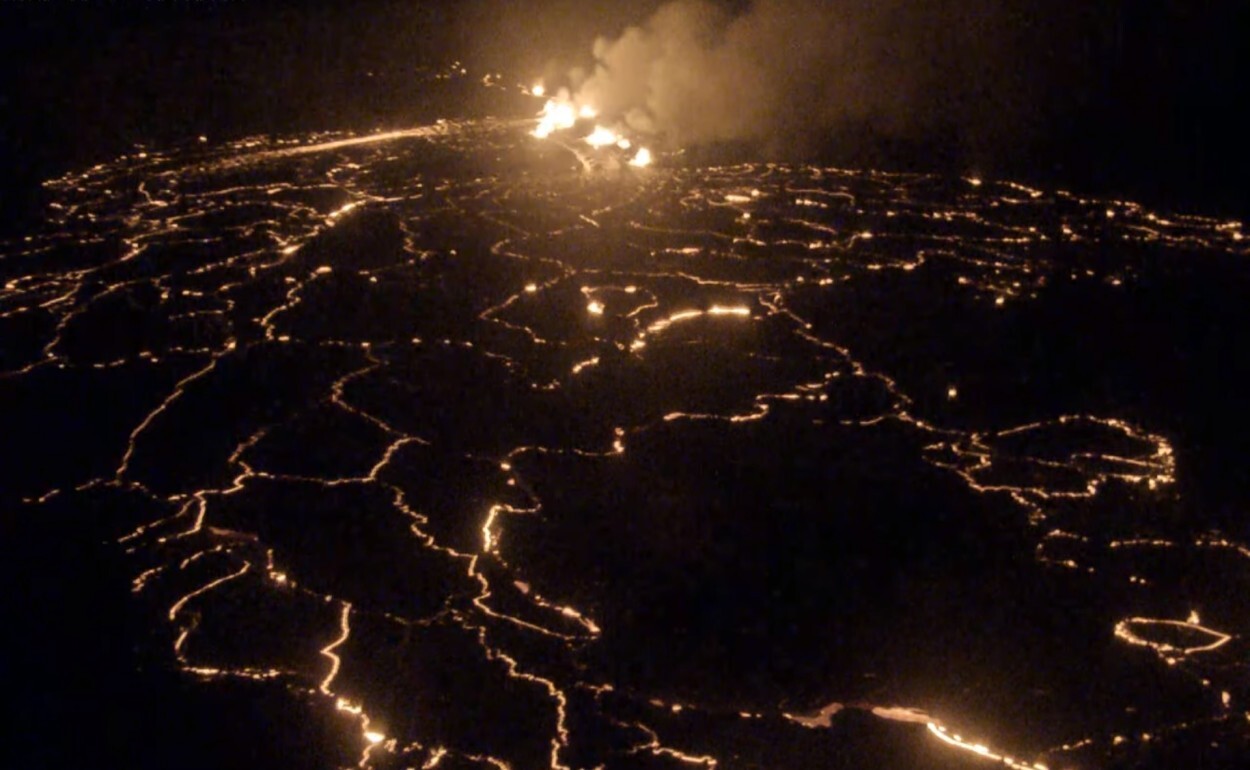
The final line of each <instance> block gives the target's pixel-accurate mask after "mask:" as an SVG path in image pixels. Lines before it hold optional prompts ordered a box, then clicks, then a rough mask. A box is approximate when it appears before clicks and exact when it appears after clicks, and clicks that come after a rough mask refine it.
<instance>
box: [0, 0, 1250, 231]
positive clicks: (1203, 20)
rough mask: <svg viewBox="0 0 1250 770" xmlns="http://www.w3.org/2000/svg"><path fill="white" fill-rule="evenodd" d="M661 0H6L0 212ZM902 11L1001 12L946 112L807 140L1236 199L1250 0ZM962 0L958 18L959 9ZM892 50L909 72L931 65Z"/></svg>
mask: <svg viewBox="0 0 1250 770" xmlns="http://www.w3.org/2000/svg"><path fill="white" fill-rule="evenodd" d="M522 5H523V7H521V6H522ZM658 5H659V3H656V2H618V3H609V2H572V0H541V1H540V2H533V3H525V4H508V3H499V2H493V1H492V0H473V1H472V2H463V3H453V2H416V1H414V0H409V1H406V2H397V1H396V0H385V1H384V0H364V1H363V2H351V3H349V2H329V1H326V0H321V1H319V2H309V3H305V2H290V1H286V0H251V1H244V0H236V1H235V2H207V1H205V2H172V1H171V2H132V3H81V2H24V3H5V4H4V5H3V6H2V7H0V16H2V17H3V21H2V26H3V30H4V33H3V34H4V37H5V40H4V45H3V53H2V54H0V55H2V56H3V57H4V64H3V69H4V73H5V74H4V76H3V80H2V85H0V110H3V115H4V117H3V119H2V120H0V153H2V154H0V158H2V160H0V163H2V167H3V169H4V174H5V176H6V178H8V179H9V180H10V184H9V185H6V190H5V191H4V202H3V206H4V208H5V210H6V212H7V215H6V219H12V218H13V217H14V216H16V215H18V214H19V213H20V212H21V211H23V210H25V209H26V208H28V207H29V206H30V195H29V190H30V186H31V185H32V184H33V183H35V182H37V181H38V180H40V179H42V178H44V177H46V176H48V175H50V174H52V173H55V172H58V171H63V170H65V169H67V168H70V167H74V166H79V165H83V164H89V163H93V162H98V161H102V160H105V159H107V158H109V157H111V156H113V155H114V154H116V153H119V152H123V151H126V150H128V149H130V148H131V147H132V146H133V144H134V143H136V142H151V143H165V142H170V141H178V140H181V139H185V138H187V137H189V136H196V135H199V134H206V135H209V136H211V137H213V138H215V139H229V138H235V137H239V136H244V135H247V134H250V133H256V132H278V133H281V132H288V133H289V132H292V131H297V130H312V129H344V128H353V129H357V130H363V129H371V128H374V127H378V126H386V127H396V126H404V125H411V124H413V123H414V122H417V121H419V120H421V119H423V118H429V117H431V114H430V110H431V109H433V110H435V111H437V110H438V109H439V108H440V107H444V105H431V104H429V100H428V99H424V100H423V95H422V94H421V93H420V92H419V91H417V90H416V88H415V87H414V85H413V84H414V83H415V77H414V76H413V73H414V72H415V71H416V69H417V68H420V67H437V66H440V65H444V64H446V63H447V62H448V61H450V60H453V59H462V60H464V61H465V62H466V64H468V65H469V66H470V67H473V68H475V69H476V70H477V71H486V70H487V69H491V70H496V69H497V70H502V71H504V72H505V73H506V74H508V75H511V76H512V77H515V78H517V79H528V78H529V77H532V76H533V75H534V74H541V73H543V72H544V71H546V72H548V73H559V72H562V71H564V70H565V68H567V66H569V65H572V64H585V63H588V57H589V51H590V45H591V42H592V41H593V39H594V38H595V36H597V35H600V34H603V35H609V36H615V35H616V34H618V33H619V32H620V31H621V30H622V29H623V27H624V26H625V25H626V24H628V23H637V22H639V21H641V20H643V19H645V18H646V17H647V15H648V14H649V13H650V12H651V11H653V10H654V9H655V7H656V6H658ZM729 5H731V6H735V7H739V8H740V7H742V6H744V5H745V3H742V2H738V3H730V4H729ZM845 5H846V6H847V7H849V8H852V9H853V8H855V7H856V6H857V5H861V4H857V3H847V4H845ZM898 5H899V6H900V7H901V8H902V9H903V10H902V11H901V12H900V18H901V19H903V21H902V22H900V26H901V27H904V29H902V30H901V34H902V35H903V37H904V39H905V38H906V35H907V34H909V30H907V29H905V27H906V26H907V25H908V24H914V25H920V24H924V25H932V24H934V23H935V22H934V21H933V17H934V16H935V15H936V17H937V18H938V19H939V21H938V22H936V23H938V24H941V23H943V21H942V20H943V19H946V18H950V19H951V20H950V22H949V23H950V25H951V30H952V31H951V33H950V39H961V40H962V39H963V38H959V37H958V35H959V33H958V29H959V28H967V27H973V28H975V27H977V25H978V24H982V21H983V20H984V19H985V18H986V16H987V14H985V13H982V12H981V10H982V9H983V8H986V7H989V6H991V5H992V6H993V16H994V18H993V19H992V20H985V21H984V23H983V24H982V26H983V28H982V29H979V30H978V29H973V31H972V33H971V34H972V37H973V38H975V37H976V36H977V35H981V36H982V37H983V38H986V39H987V40H988V41H989V42H987V43H986V44H985V45H984V47H983V48H981V49H978V50H977V52H976V54H975V57H969V58H968V59H964V60H962V61H963V63H962V64H961V68H960V69H959V71H958V72H957V73H952V74H951V75H950V79H952V80H953V79H955V78H958V79H960V80H961V81H964V82H965V83H966V85H967V87H965V88H963V89H962V91H961V96H960V98H961V99H962V100H963V103H960V104H957V105H945V107H946V109H945V111H944V112H943V114H942V115H941V117H940V118H939V119H934V120H928V119H924V120H921V121H919V122H920V126H921V127H919V128H918V127H916V126H912V127H911V128H909V129H908V130H907V131H906V132H905V133H904V135H903V136H897V135H894V134H891V133H890V132H889V131H888V130H886V131H882V130H880V127H879V126H874V125H872V124H871V123H869V125H864V126H856V127H854V130H851V131H843V132H841V133H839V134H837V135H832V134H831V136H830V137H829V139H828V141H827V142H825V143H824V145H823V146H822V147H821V148H820V150H819V154H822V155H824V156H825V158H824V159H826V160H829V161H831V162H836V163H838V164H840V165H846V166H851V167H857V166H873V167H886V168H919V169H935V170H952V171H957V172H960V173H963V172H967V171H975V172H978V173H983V174H988V175H992V174H1000V175H1004V176H1014V177H1017V178H1025V179H1030V180H1033V181H1037V182H1044V183H1049V184H1058V185H1067V186H1071V187H1074V188H1077V189H1081V190H1085V191H1089V192H1096V193H1111V194H1124V195H1129V196H1136V197H1139V198H1143V199H1145V200H1148V201H1157V202H1158V203H1159V204H1161V205H1174V206H1184V207H1190V208H1194V207H1198V208H1201V209H1203V210H1210V211H1215V212H1219V213H1229V214H1239V213H1241V212H1244V211H1245V210H1246V206H1247V200H1248V199H1247V193H1246V192H1245V190H1246V185H1245V182H1244V180H1245V178H1246V176H1247V173H1248V172H1250V161H1248V160H1247V152H1246V148H1245V144H1244V142H1245V139H1244V137H1245V136H1246V135H1247V129H1248V128H1250V126H1248V125H1247V119H1246V118H1245V117H1244V116H1243V115H1241V114H1240V113H1241V110H1240V109H1238V105H1239V103H1242V102H1244V101H1245V97H1246V87H1245V83H1246V75H1247V74H1248V73H1250V61H1248V59H1250V51H1248V50H1247V48H1246V46H1245V45H1244V44H1243V43H1244V40H1245V37H1246V32H1247V30H1250V8H1248V7H1247V6H1246V4H1245V3H1238V2H1226V1H1221V2H1210V3H1200V4H1193V3H1184V2H1173V1H1172V0H1167V1H1166V2H1150V3H1142V2H1130V1H1129V0H1111V1H1108V2H1100V3H1092V4H1082V7H1081V8H1079V9H1064V10H1062V11H1060V10H1059V9H1057V8H1056V7H1055V6H1053V4H1049V3H1038V2H1027V1H1026V0H1010V2H1006V3H995V4H985V3H981V2H980V0H967V2H965V3H960V2H947V3H941V2H939V3H910V4H909V3H900V4H898ZM965 6H966V7H967V9H969V10H971V11H972V13H971V14H970V15H967V14H965V15H964V16H963V18H960V9H961V8H963V7H965ZM978 6H979V7H978ZM933 8H936V9H937V10H936V11H933V10H932V9H933ZM925 9H929V10H930V11H931V13H930V14H929V16H927V17H926V16H924V13H923V12H924V11H925ZM849 13H851V14H852V15H853V14H854V13H855V11H854V10H852V11H849ZM917 19H919V21H917ZM894 31H896V32H898V31H899V30H898V29H895V30H894ZM945 37H946V36H945V34H939V35H937V36H936V38H935V39H936V40H938V41H939V42H940V41H941V40H942V39H944V38H945ZM991 43H992V44H991ZM900 56H901V59H902V61H901V62H900V64H899V67H900V68H901V69H902V71H908V70H909V69H910V70H916V69H918V68H924V67H926V66H928V65H929V64H930V63H929V62H924V61H909V60H907V54H906V53H905V52H904V53H902V54H900ZM916 58H921V57H919V56H918V57H916ZM969 62H971V64H970V63H969ZM938 66H939V68H940V67H941V66H942V65H941V64H940V63H939V65H938ZM369 73H373V74H372V75H370V74H369ZM939 75H940V76H945V73H944V72H939ZM937 98H938V99H939V100H940V99H941V98H942V97H941V96H940V95H939V96H938V97H937ZM454 108H455V107H454V106H453V109H454ZM805 152H809V151H805Z"/></svg>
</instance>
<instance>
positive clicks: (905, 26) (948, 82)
mask: <svg viewBox="0 0 1250 770" xmlns="http://www.w3.org/2000/svg"><path fill="white" fill-rule="evenodd" d="M918 6H923V7H918ZM997 7H1001V4H995V3H992V2H989V0H959V1H958V2H957V1H956V0H929V2H926V3H914V2H913V3H904V2H901V1H900V0H878V1H877V2H868V1H866V0H840V1H838V2H829V3H825V4H816V3H811V2H807V0H755V2H751V3H750V4H749V5H747V6H746V7H742V4H741V3H739V4H738V7H737V8H736V9H731V8H728V7H726V4H725V3H720V4H717V3H713V2H709V1H708V0H676V1H675V2H671V3H668V4H666V5H664V6H662V7H661V8H660V9H659V10H657V11H656V12H655V14H654V15H653V16H651V18H650V19H648V20H647V21H646V22H645V23H643V24H641V25H640V26H635V27H630V28H628V29H626V30H625V32H624V33H623V34H621V35H620V37H617V38H615V39H609V38H599V39H598V40H596V41H595V44H594V58H595V64H594V67H593V69H592V70H591V71H590V72H588V73H587V72H585V71H577V70H575V71H573V72H572V73H571V75H570V80H571V81H572V85H573V86H574V89H575V92H576V101H577V102H578V103H579V104H590V105H593V106H594V107H595V108H596V109H597V110H598V112H599V114H600V115H601V116H603V117H604V118H606V119H609V120H612V119H615V120H620V121H622V122H623V123H625V124H626V125H627V126H629V128H631V129H632V130H634V131H636V132H640V133H644V134H651V135H655V136H657V137H659V138H660V139H661V140H662V141H665V142H667V143H669V144H671V145H674V146H689V145H694V144H700V143H706V142H733V141H751V142H756V143H758V144H761V145H762V146H764V147H765V148H769V147H771V148H774V149H776V148H778V147H785V148H787V149H788V150H790V151H794V150H796V149H797V150H798V151H800V152H801V151H802V149H803V148H805V147H808V148H810V147H811V146H812V145H814V144H818V143H819V142H821V141H825V140H826V139H828V138H829V136H830V134H831V133H836V132H837V131H838V129H840V128H858V129H868V130H871V131H874V132H877V133H880V134H886V135H891V134H892V135H904V134H907V133H909V132H915V131H916V130H918V129H921V128H923V129H924V130H933V127H934V126H935V125H945V126H953V125H957V126H958V129H957V130H958V131H959V133H960V134H961V138H960V141H963V142H969V141H975V140H976V137H975V135H976V134H979V133H980V134H984V133H985V131H984V130H983V129H986V128H988V127H994V130H1000V129H1001V127H1002V126H1001V124H998V123H996V121H999V120H1002V119H1004V118H1007V117H1010V118H1011V119H1015V118H1018V116H1019V113H1020V110H1019V109H1016V108H1017V107H1018V106H1019V103H1020V101H1021V97H1022V96H1023V92H1024V91H1025V90H1026V89H1024V88H1022V87H1021V85H1020V84H1018V83H1014V84H1013V83H1011V82H1010V81H1011V77H1010V76H1007V77H1004V75H1003V73H1004V72H1007V73H1010V71H1011V68H1010V67H1009V66H1006V67H1005V66H1004V64H1005V63H1006V62H1007V60H1008V59H1009V58H1010V54H1009V53H1008V52H1009V48H1008V46H1009V45H1010V41H1009V39H1008V36H1005V35H1003V34H1002V27H1001V25H1000V24H999V21H1000V16H1001V14H1000V13H998V12H997V11H996V8H997Z"/></svg>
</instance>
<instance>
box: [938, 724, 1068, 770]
mask: <svg viewBox="0 0 1250 770" xmlns="http://www.w3.org/2000/svg"><path fill="white" fill-rule="evenodd" d="M927 727H928V728H929V732H930V733H931V734H932V735H933V736H935V737H936V738H938V740H940V741H942V742H943V743H945V744H947V745H949V746H954V747H956V748H959V749H963V750H964V751H970V752H972V753H973V754H979V755H980V756H983V757H985V758H986V759H992V760H994V761H996V762H1001V763H1002V764H1004V765H1006V766H1007V767H1010V768H1012V770H1047V767H1046V765H1043V764H1041V763H1040V762H1035V763H1033V764H1029V763H1027V762H1019V761H1017V760H1015V759H1012V758H1011V757H1008V756H1005V755H1003V754H995V753H994V752H992V751H990V750H989V748H987V747H986V746H985V745H983V744H980V743H971V742H969V741H965V740H964V739H962V738H960V737H959V736H958V735H952V734H951V733H950V732H949V731H947V729H946V728H945V727H942V726H941V725H939V724H937V723H936V722H929V723H928V725H927Z"/></svg>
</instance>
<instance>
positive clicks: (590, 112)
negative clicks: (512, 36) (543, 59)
mask: <svg viewBox="0 0 1250 770" xmlns="http://www.w3.org/2000/svg"><path fill="white" fill-rule="evenodd" d="M528 93H529V94H530V95H531V96H537V97H542V96H543V95H545V94H546V93H547V90H546V88H544V87H543V86H542V85H541V84H538V85H535V86H533V87H532V88H531V89H530V90H529V92H528ZM598 115H599V113H598V110H596V109H595V108H594V107H592V106H590V105H588V104H582V105H580V106H579V105H577V104H575V103H574V101H573V100H572V98H571V97H570V96H569V94H568V92H567V91H566V90H564V89H561V90H560V92H559V93H558V94H556V95H555V96H553V97H551V98H549V99H547V101H546V102H545V103H544V104H543V108H542V110H541V111H540V112H539V113H538V125H537V126H535V127H534V130H533V131H531V132H530V133H531V135H532V136H534V137H536V138H538V139H546V138H548V137H550V136H551V135H552V134H555V133H556V132H559V131H566V130H568V129H570V128H573V127H574V126H575V125H577V121H578V120H594V119H595V118H596V117H598ZM582 141H583V142H584V143H586V144H588V145H590V146H591V147H593V148H594V149H596V150H602V149H604V148H607V147H615V148H617V149H619V150H623V151H628V150H630V149H633V147H634V143H633V142H632V141H631V140H630V139H629V138H628V137H626V136H624V135H623V134H621V133H620V132H619V131H616V130H613V129H611V128H608V127H606V126H602V125H596V126H595V127H594V130H592V131H591V132H590V133H589V134H588V135H586V136H585V137H584V138H583V139H582ZM653 161H654V158H653V156H652V154H651V151H650V150H648V149H647V148H646V147H639V148H638V149H637V150H635V151H634V154H633V155H632V156H631V157H630V159H629V165H630V166H633V167H634V168H645V167H647V166H650V165H651V164H652V162H653Z"/></svg>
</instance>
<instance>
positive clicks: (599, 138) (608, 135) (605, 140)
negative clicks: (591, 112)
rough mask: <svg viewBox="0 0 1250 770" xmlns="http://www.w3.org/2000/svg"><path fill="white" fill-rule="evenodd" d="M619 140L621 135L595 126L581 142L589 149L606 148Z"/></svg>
mask: <svg viewBox="0 0 1250 770" xmlns="http://www.w3.org/2000/svg"><path fill="white" fill-rule="evenodd" d="M621 139H622V137H621V135H620V134H618V133H616V132H615V131H613V130H612V129H610V128H604V127H603V126H595V130H594V131H592V132H590V135H589V136H587V137H586V138H585V139H583V140H582V141H584V142H585V143H586V144H588V145H590V146H591V147H595V148H598V147H607V146H608V145H610V144H616V143H618V142H620V141H621Z"/></svg>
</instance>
